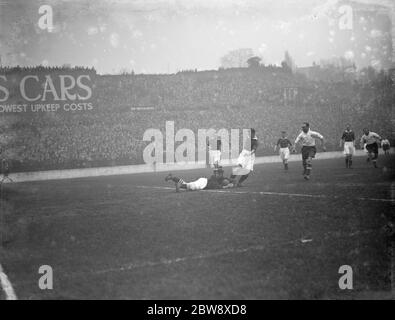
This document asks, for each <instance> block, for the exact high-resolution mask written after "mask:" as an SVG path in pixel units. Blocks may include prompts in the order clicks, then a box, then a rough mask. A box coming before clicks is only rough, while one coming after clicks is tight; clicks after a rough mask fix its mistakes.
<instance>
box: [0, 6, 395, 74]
mask: <svg viewBox="0 0 395 320" xmlns="http://www.w3.org/2000/svg"><path fill="white" fill-rule="evenodd" d="M394 3H395V2H394V1H391V0H370V1H369V0H355V1H353V2H350V1H343V0H342V1H340V0H339V1H338V0H325V1H321V0H0V55H1V63H2V65H9V66H12V65H24V66H32V65H38V64H42V65H63V64H69V65H72V66H75V65H78V66H88V67H95V68H96V70H98V72H99V73H117V72H120V71H131V70H134V71H135V72H136V73H174V72H177V71H179V70H186V69H198V70H211V69H217V68H218V67H219V66H220V61H221V57H222V56H224V55H226V54H227V53H228V52H229V51H231V50H236V49H239V48H251V49H252V50H253V52H254V54H256V55H258V56H260V57H261V58H262V61H263V62H264V63H265V64H278V65H279V64H280V63H281V61H282V59H283V57H284V51H285V50H288V51H289V53H290V54H291V56H292V57H293V59H294V60H295V62H296V64H297V65H298V66H300V67H302V66H309V65H311V64H312V63H313V62H319V61H320V60H322V59H331V58H332V57H339V56H341V57H346V58H348V59H352V60H355V61H356V63H357V66H358V67H364V66H368V65H372V66H374V67H388V66H389V65H390V64H391V63H393V62H395V59H393V58H392V57H393V56H394V55H393V52H394V49H393V48H392V37H393V32H392V29H391V17H393V16H395V15H394ZM43 5H49V6H50V8H51V10H52V13H53V16H52V21H53V24H52V25H50V24H47V25H46V26H47V27H48V26H49V28H45V26H44V27H43V25H42V24H41V25H40V24H39V20H40V18H43V17H44V16H45V17H47V14H46V13H47V12H48V11H46V12H41V13H40V12H39V8H40V7H42V6H43ZM344 5H348V6H349V7H351V9H352V25H351V27H350V25H347V27H346V28H344V21H347V20H344V17H345V14H346V13H344V11H341V10H342V9H341V7H342V6H344ZM391 10H392V11H391ZM383 12H384V13H383ZM388 12H389V14H388ZM383 14H384V16H383ZM342 17H343V20H342ZM42 21H46V22H48V21H49V20H48V19H46V20H43V19H42ZM341 21H343V27H341V26H340V24H341V23H342V22H341ZM393 30H395V28H394V27H393Z"/></svg>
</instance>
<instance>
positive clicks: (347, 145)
mask: <svg viewBox="0 0 395 320" xmlns="http://www.w3.org/2000/svg"><path fill="white" fill-rule="evenodd" d="M343 153H344V154H346V155H347V154H350V155H354V153H355V146H354V142H352V141H345V142H344V151H343Z"/></svg>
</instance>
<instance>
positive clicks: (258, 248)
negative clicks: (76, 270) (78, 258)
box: [91, 229, 377, 274]
mask: <svg viewBox="0 0 395 320" xmlns="http://www.w3.org/2000/svg"><path fill="white" fill-rule="evenodd" d="M373 232H377V229H368V230H363V231H356V232H351V233H348V234H343V235H341V236H337V237H354V236H360V235H364V234H370V233H373ZM330 238H331V237H328V236H327V235H324V240H327V239H330ZM316 240H317V239H316ZM318 240H322V239H318ZM310 242H314V239H293V240H286V241H280V242H276V243H275V244H274V245H270V244H266V245H263V244H260V245H259V244H257V245H252V246H249V247H244V248H230V249H225V250H220V251H215V252H206V253H201V254H198V255H193V256H186V257H177V258H173V259H160V260H157V261H139V262H134V263H128V264H123V265H120V266H118V267H113V268H108V269H102V270H93V271H91V272H92V273H94V274H104V273H109V272H122V271H130V270H133V269H138V268H146V267H155V266H163V265H173V264H177V263H180V262H185V261H191V260H206V259H211V258H216V257H221V256H226V255H230V254H242V253H248V252H250V251H263V250H265V249H270V248H273V247H275V246H279V245H280V246H281V245H293V244H303V245H305V244H306V243H310Z"/></svg>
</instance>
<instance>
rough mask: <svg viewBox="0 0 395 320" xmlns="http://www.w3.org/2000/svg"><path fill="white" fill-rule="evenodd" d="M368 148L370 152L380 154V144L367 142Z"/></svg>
mask: <svg viewBox="0 0 395 320" xmlns="http://www.w3.org/2000/svg"><path fill="white" fill-rule="evenodd" d="M366 150H367V151H368V153H374V154H378V153H379V146H378V145H377V143H376V142H375V143H371V144H367V145H366Z"/></svg>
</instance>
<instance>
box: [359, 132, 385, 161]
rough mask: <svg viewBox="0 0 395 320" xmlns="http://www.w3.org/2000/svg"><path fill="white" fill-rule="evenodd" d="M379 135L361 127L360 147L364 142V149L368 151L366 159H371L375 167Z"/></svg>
mask: <svg viewBox="0 0 395 320" xmlns="http://www.w3.org/2000/svg"><path fill="white" fill-rule="evenodd" d="M380 141H381V137H380V136H379V135H378V134H377V133H375V132H372V131H370V130H369V129H368V128H365V129H363V136H362V137H361V148H362V147H363V145H364V144H366V146H365V147H366V150H367V151H368V161H370V160H372V163H373V166H374V167H375V168H377V158H378V157H379V146H378V143H380Z"/></svg>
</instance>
